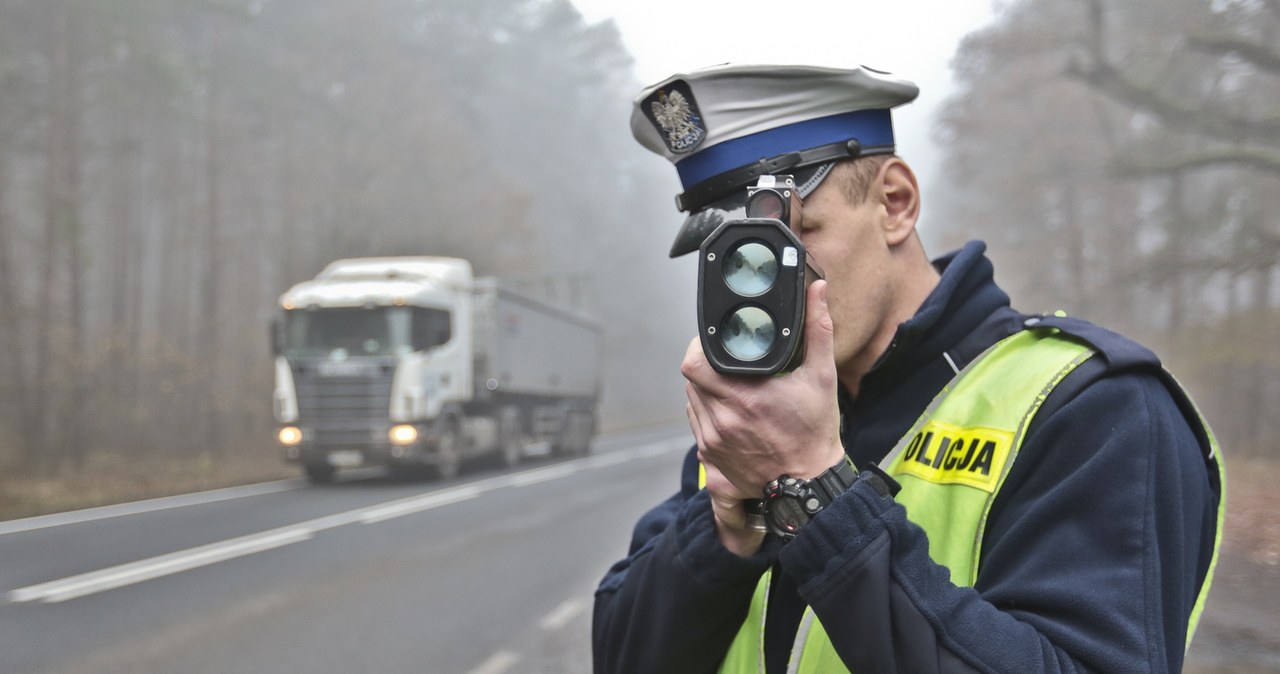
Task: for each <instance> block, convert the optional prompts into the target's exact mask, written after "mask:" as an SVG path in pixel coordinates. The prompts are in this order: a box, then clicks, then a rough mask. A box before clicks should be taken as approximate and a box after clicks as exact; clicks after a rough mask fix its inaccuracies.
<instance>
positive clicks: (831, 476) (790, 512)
mask: <svg viewBox="0 0 1280 674" xmlns="http://www.w3.org/2000/svg"><path fill="white" fill-rule="evenodd" d="M857 479H858V474H857V473H856V472H854V470H853V462H852V461H850V460H849V457H848V456H844V457H841V459H840V461H839V462H837V463H836V465H834V466H832V467H830V468H828V469H826V470H825V471H823V472H822V474H821V475H819V476H818V477H815V478H813V479H812V480H805V479H803V478H798V477H791V476H790V475H781V476H779V477H778V478H777V479H776V480H773V481H772V482H770V483H769V484H767V485H765V486H764V522H765V525H766V526H767V527H769V531H770V532H772V533H773V534H774V535H776V536H778V537H779V538H781V539H782V540H784V541H789V540H791V539H792V538H795V537H796V534H797V533H799V532H800V528H801V527H803V526H804V525H805V524H807V523H808V522H809V520H810V519H813V516H814V515H817V514H818V513H820V512H822V509H823V508H826V507H827V506H828V505H831V502H832V501H834V500H835V499H836V497H837V496H839V495H840V494H843V493H844V492H845V490H846V489H848V488H849V487H851V486H852V485H853V483H854V482H855V481H856V480H857Z"/></svg>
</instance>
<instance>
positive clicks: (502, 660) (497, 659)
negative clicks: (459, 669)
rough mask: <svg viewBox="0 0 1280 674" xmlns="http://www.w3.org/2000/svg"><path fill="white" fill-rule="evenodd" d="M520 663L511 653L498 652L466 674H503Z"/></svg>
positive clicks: (518, 657)
mask: <svg viewBox="0 0 1280 674" xmlns="http://www.w3.org/2000/svg"><path fill="white" fill-rule="evenodd" d="M519 662H520V656H518V655H516V654H515V653H512V652H511V651H498V652H497V653H494V654H493V655H491V656H489V658H488V659H486V660H485V661H484V662H482V663H480V664H479V665H477V666H476V668H475V669H473V670H471V671H470V672H468V673H467V674H503V672H506V671H508V670H510V669H511V668H512V667H515V666H516V664H518V663H519Z"/></svg>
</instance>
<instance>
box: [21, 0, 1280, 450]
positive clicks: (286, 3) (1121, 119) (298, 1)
mask: <svg viewBox="0 0 1280 674" xmlns="http://www.w3.org/2000/svg"><path fill="white" fill-rule="evenodd" d="M1001 7H1002V9H1001V12H1000V13H999V14H998V16H997V19H996V21H995V23H993V24H992V25H991V26H989V27H987V28H985V29H983V30H981V31H979V32H977V33H974V34H972V35H970V36H969V37H968V38H967V39H966V40H965V41H964V43H963V44H962V46H961V48H960V50H959V52H958V53H957V54H956V55H955V60H954V68H955V71H956V76H957V79H958V83H959V86H958V89H957V91H956V93H955V94H954V96H953V97H952V99H951V100H949V101H948V103H947V105H945V106H944V107H943V112H942V115H941V116H940V118H939V119H938V120H937V127H936V137H935V138H934V141H935V142H936V143H938V144H939V145H941V146H942V148H944V150H945V152H946V153H947V156H948V160H947V171H946V174H945V177H946V179H947V185H945V187H944V189H942V190H941V192H943V193H944V194H943V195H942V196H941V197H938V198H933V197H931V195H928V194H927V195H925V199H926V218H927V223H928V228H929V229H928V236H929V239H930V241H931V242H935V243H938V244H941V246H940V247H946V248H949V247H954V246H956V245H959V244H960V243H962V242H963V241H965V240H967V239H971V238H981V239H985V240H986V241H988V243H989V244H990V246H991V255H992V257H993V258H994V260H995V262H996V268H997V280H998V281H1000V282H1001V283H1002V284H1003V285H1005V286H1006V288H1007V289H1008V290H1010V292H1011V294H1012V295H1013V296H1014V300H1015V301H1014V304H1015V306H1016V307H1018V308H1020V309H1022V310H1024V311H1041V310H1045V311H1052V310H1055V309H1064V310H1066V311H1068V312H1069V313H1072V314H1074V315H1079V316H1082V317H1085V318H1088V319H1091V320H1095V321H1097V322H1100V323H1104V324H1106V325H1109V326H1111V327H1114V328H1117V329H1119V330H1121V331H1124V332H1126V333H1128V334H1131V335H1132V336H1135V337H1137V338H1140V339H1142V340H1144V341H1146V342H1147V343H1149V344H1151V345H1152V346H1153V347H1156V348H1157V350H1158V351H1159V352H1160V353H1161V354H1162V356H1164V358H1165V360H1166V362H1167V363H1168V364H1169V365H1170V367H1171V368H1172V369H1173V370H1174V372H1175V373H1176V374H1177V375H1178V376H1179V377H1180V378H1181V379H1183V380H1185V382H1186V383H1187V384H1188V386H1189V388H1190V389H1191V391H1192V393H1193V394H1194V395H1195V396H1196V398H1197V400H1198V401H1199V402H1200V404H1201V406H1202V408H1203V410H1204V411H1205V413H1206V415H1207V416H1208V417H1209V419H1210V420H1211V422H1212V423H1213V425H1214V427H1215V429H1216V430H1217V432H1218V433H1219V435H1220V436H1221V438H1222V440H1223V444H1224V446H1225V447H1226V448H1227V450H1228V451H1237V452H1242V453H1247V454H1262V453H1264V452H1269V451H1270V449H1269V444H1270V443H1269V442H1268V440H1267V439H1268V438H1270V437H1273V436H1274V435H1275V434H1276V433H1277V432H1278V431H1280V428H1277V426H1280V418H1278V417H1277V415H1275V414H1274V412H1273V410H1274V409H1275V408H1276V407H1277V403H1280V350H1278V349H1277V347H1276V345H1277V344H1278V343H1280V339H1278V338H1277V336H1276V334H1277V331H1280V271H1278V270H1277V266H1278V265H1280V216H1278V215H1277V213H1280V113H1278V112H1277V111H1280V48H1277V46H1276V45H1278V44H1280V0H1215V1H1211V2H1196V1H1192V0H1128V1H1126V2H1104V1H1103V0H1009V1H1008V2H1005V3H1003V4H1002V5H1001ZM801 56H802V55H797V58H798V59H801ZM801 60H802V59H801ZM690 65H691V66H698V65H704V64H690ZM850 65H856V64H850ZM901 74H902V75H903V76H906V77H910V73H901ZM642 84H643V83H641V82H639V81H636V79H635V77H634V75H633V71H632V67H631V57H630V56H629V55H628V54H627V52H626V50H625V48H624V47H623V45H622V42H621V39H620V37H619V35H618V33H617V30H616V29H615V27H614V25H613V24H612V23H610V22H603V23H596V24H588V23H586V22H585V21H584V20H583V18H582V17H581V15H580V14H579V13H578V12H577V11H576V10H575V9H574V7H573V6H572V4H570V2H569V0H328V1H315V0H182V1H174V0H112V1H111V2H95V1H92V0H9V1H7V2H4V3H2V4H0V468H4V469H10V470H24V471H33V472H45V473H48V472H52V471H56V470H57V469H59V468H62V467H66V466H75V465H77V464H80V463H82V462H83V461H84V460H85V458H86V457H87V456H88V455H89V453H92V452H105V453H115V454H119V455H122V456H144V455H157V454H165V455H192V456H194V455H197V454H202V455H207V456H212V457H213V458H214V460H216V459H217V457H219V456H223V455H226V454H228V453H232V452H259V453H262V452H273V451H274V446H273V444H272V435H271V428H272V421H271V374H272V369H271V360H270V351H269V346H270V345H269V341H268V326H269V323H270V321H271V319H272V316H273V315H274V312H275V310H276V300H277V297H278V296H279V295H280V293H281V292H283V291H284V290H285V289H286V288H287V287H289V286H290V285H292V284H293V283H296V282H298V281H301V280H303V279H306V278H308V277H310V276H312V275H314V274H315V273H316V272H317V271H319V270H320V268H322V267H323V266H324V264H326V263H327V262H329V261H331V260H333V259H336V258H340V257H355V256H365V255H388V254H430V255H456V256H461V257H465V258H468V259H470V260H471V261H472V262H473V264H474V265H475V267H476V270H477V272H478V273H479V274H482V275H495V276H498V277H501V278H504V279H506V280H508V281H509V282H510V283H512V284H516V285H520V286H522V287H525V288H527V289H528V290H529V291H530V292H535V293H537V294H540V295H542V296H544V297H546V298H548V299H550V300H552V301H556V302H562V303H570V304H572V305H574V306H575V307H576V308H578V309H579V310H580V311H582V312H584V313H587V314H589V315H591V316H593V317H594V318H595V319H596V320H597V321H599V322H600V324H601V326H602V327H603V330H604V339H605V348H606V363H605V380H604V391H605V393H604V395H605V398H604V406H603V408H602V421H603V423H604V425H605V427H606V428H619V427H626V426H632V425H638V424H643V423H651V422H654V421H658V420H679V419H681V418H683V414H684V397H683V390H682V388H681V380H680V378H679V372H678V370H677V367H676V363H677V362H678V360H679V358H680V356H681V355H682V353H683V350H684V345H685V343H686V342H687V341H688V339H689V338H690V337H691V336H692V334H693V329H694V322H693V314H692V312H693V299H694V298H693V287H694V286H693V268H692V267H691V264H692V263H691V262H689V261H688V260H687V259H682V260H681V261H679V262H673V261H670V260H668V259H667V248H668V245H669V242H670V238H671V236H672V235H673V233H674V231H675V227H676V225H677V224H678V223H679V221H680V218H679V216H678V214H677V213H676V212H675V211H674V209H673V207H672V205H671V196H672V194H673V193H674V191H675V190H676V183H675V180H674V176H673V175H671V174H672V172H671V171H670V168H669V166H667V165H665V163H664V162H662V161H661V160H659V159H658V158H656V157H654V156H652V155H649V154H647V153H645V152H643V151H642V150H641V149H639V147H638V146H637V145H636V144H635V143H634V141H633V140H632V138H631V135H630V131H629V128H628V125H627V120H628V115H629V105H630V101H631V97H632V95H633V94H634V93H636V92H637V91H639V89H640V87H641V85H642ZM907 159H908V160H909V159H910V158H909V157H908V158H907ZM935 247H938V246H935ZM932 252H934V253H941V252H943V251H942V250H934V251H932Z"/></svg>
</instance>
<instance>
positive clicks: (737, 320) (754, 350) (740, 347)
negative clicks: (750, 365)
mask: <svg viewBox="0 0 1280 674" xmlns="http://www.w3.org/2000/svg"><path fill="white" fill-rule="evenodd" d="M777 331H778V328H777V326H776V325H775V324H774V322H773V317H772V316H770V315H769V312H767V311H765V310H764V309H761V308H760V307H753V306H745V307H742V308H741V309H738V310H737V311H735V312H733V313H732V314H729V317H728V318H726V319H725V321H724V325H722V326H720V343H721V344H723V345H724V350H725V351H728V352H729V355H730V356H733V357H734V358H737V359H738V360H743V361H752V360H760V359H761V358H764V356H765V354H767V353H769V349H771V348H773V342H774V339H775V338H776V337H777Z"/></svg>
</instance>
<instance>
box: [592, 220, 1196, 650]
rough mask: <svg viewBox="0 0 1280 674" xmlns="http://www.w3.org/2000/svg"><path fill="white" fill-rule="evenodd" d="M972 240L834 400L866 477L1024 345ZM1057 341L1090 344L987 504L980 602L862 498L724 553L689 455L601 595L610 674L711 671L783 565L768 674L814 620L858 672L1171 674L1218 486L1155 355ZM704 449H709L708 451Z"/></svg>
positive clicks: (919, 542) (886, 509) (773, 604)
mask: <svg viewBox="0 0 1280 674" xmlns="http://www.w3.org/2000/svg"><path fill="white" fill-rule="evenodd" d="M984 251H985V245H984V244H982V243H979V242H973V243H970V244H968V245H967V246H965V247H964V248H963V249H962V250H960V251H958V252H956V253H953V254H951V255H949V256H947V257H944V258H942V259H940V260H938V261H937V262H935V265H936V266H938V268H939V269H940V270H941V271H942V278H941V280H940V282H939V285H938V287H937V288H936V289H935V290H934V291H933V292H932V294H931V295H930V296H929V298H928V299H927V300H926V301H925V303H924V304H923V305H922V307H921V308H920V310H919V312H918V313H917V314H916V315H915V316H914V317H913V318H912V319H911V320H909V321H907V322H906V323H903V324H902V325H900V326H899V328H898V331H897V334H896V336H895V339H894V340H893V343H892V345H891V346H890V348H889V349H888V351H887V352H886V353H885V354H884V355H883V356H882V357H881V359H880V360H879V361H878V362H877V364H876V366H875V367H874V368H873V369H872V370H871V371H870V372H869V373H868V374H867V375H866V376H865V377H864V378H863V380H862V385H861V393H860V395H859V396H858V398H857V399H856V400H849V399H848V398H847V397H845V396H842V398H843V399H842V400H841V409H842V414H843V418H842V440H843V442H844V446H845V449H846V451H847V452H848V453H849V455H850V457H851V458H852V459H853V461H854V463H855V465H859V466H861V465H865V464H866V463H868V462H878V461H880V460H881V459H883V458H884V456H885V455H886V454H887V453H888V452H889V450H890V449H892V447H893V446H894V445H895V444H896V442H897V441H898V439H899V438H900V437H901V436H902V435H903V434H904V433H906V431H907V429H908V428H909V427H910V425H911V424H912V423H913V422H914V421H915V420H916V419H917V418H918V417H919V415H920V414H921V413H922V412H923V411H924V409H925V407H926V406H927V405H928V403H929V402H930V400H932V398H933V397H934V395H935V394H936V393H937V392H938V391H939V390H941V388H942V387H943V385H944V384H945V383H946V382H947V381H949V380H950V379H951V378H952V376H953V375H954V371H953V370H952V368H951V366H950V365H949V364H948V363H947V361H946V358H945V357H944V353H945V354H947V355H949V356H950V357H951V359H952V360H953V361H954V362H955V364H956V366H958V367H960V368H963V367H964V366H965V365H966V364H968V363H969V362H970V361H972V360H973V359H974V358H975V357H977V356H978V355H979V354H981V353H982V351H984V350H985V349H986V348H987V347H988V346H990V345H991V344H994V343H995V342H997V341H999V340H1000V339H1002V338H1004V337H1006V336H1008V335H1010V334H1013V333H1015V332H1017V331H1018V330H1021V329H1023V326H1024V324H1025V322H1026V321H1027V320H1028V318H1029V317H1028V316H1025V315H1022V314H1019V313H1017V312H1016V311H1014V310H1013V309H1011V308H1010V307H1009V298H1008V296H1007V295H1006V294H1005V293H1004V292H1003V291H1002V290H1000V288H999V287H998V286H997V285H996V284H995V282H994V279H993V269H992V265H991V263H990V261H988V259H987V258H986V257H985V256H984ZM1032 320H1033V322H1034V321H1036V320H1041V321H1044V322H1050V323H1054V324H1055V325H1057V326H1058V327H1061V328H1062V329H1064V331H1067V332H1068V333H1070V334H1074V335H1076V336H1078V337H1081V338H1082V339H1085V340H1086V341H1089V342H1090V343H1091V344H1093V345H1094V346H1095V348H1097V350H1098V351H1099V352H1100V353H1099V355H1096V356H1094V357H1093V358H1091V359H1089V360H1088V361H1086V362H1085V363H1084V364H1082V365H1081V366H1080V367H1079V368H1077V369H1076V370H1075V371H1074V372H1073V373H1072V374H1070V375H1069V376H1068V377H1067V378H1066V379H1064V380H1063V382H1061V383H1060V384H1059V385H1058V387H1057V388H1056V389H1055V390H1054V392H1053V393H1052V394H1051V395H1050V397H1049V399H1048V400H1047V401H1046V403H1045V405H1044V406H1043V407H1042V408H1041V410H1040V411H1039V412H1038V413H1037V415H1036V417H1035V419H1034V421H1033V423H1032V426H1031V428H1030V430H1029V433H1028V435H1027V438H1026V440H1025V442H1024V444H1023V446H1022V449H1021V452H1020V454H1019V457H1018V460H1017V461H1016V462H1015V463H1014V466H1013V469H1012V471H1011V473H1010V475H1009V476H1008V478H1007V480H1006V482H1005V484H1004V486H1003V487H1002V488H1001V490H1000V492H999V493H998V495H997V498H996V501H995V503H994V504H993V506H992V510H991V513H990V517H989V519H988V523H987V529H986V532H985V534H984V538H983V547H982V556H981V561H980V566H979V573H978V578H977V581H976V583H975V585H974V587H973V588H966V587H958V586H956V585H954V584H952V583H951V582H950V579H949V573H948V571H947V569H946V568H945V567H942V566H939V565H938V564H936V563H934V562H933V561H932V560H931V559H930V558H929V556H928V541H927V538H926V536H925V534H924V531H923V530H922V529H920V528H919V527H917V526H915V525H914V524H912V523H910V522H909V521H908V520H907V518H906V513H905V511H904V509H903V508H902V507H901V506H899V505H897V504H896V503H894V502H893V500H892V499H890V498H881V497H880V496H879V495H877V494H876V493H875V491H874V490H872V489H871V488H870V487H869V486H868V485H866V484H865V483H856V484H855V485H854V487H853V488H852V489H850V490H849V491H848V492H846V493H845V494H843V495H842V496H840V497H839V498H837V499H836V500H835V502H834V503H833V504H832V505H831V506H830V507H828V508H827V509H826V510H824V511H823V512H821V513H819V514H818V516H816V517H815V518H814V519H813V521H812V522H810V523H809V524H808V525H807V526H806V527H805V528H804V529H803V530H802V531H801V533H800V535H799V536H797V537H796V538H795V540H793V541H792V542H790V543H788V544H787V545H785V546H783V545H781V544H780V543H778V541H777V540H776V539H773V538H772V537H770V539H768V540H767V541H766V543H765V545H764V546H763V547H762V549H761V550H760V552H759V553H757V554H756V555H755V556H754V557H752V558H749V559H743V558H739V557H736V556H735V555H733V554H732V553H730V552H728V551H727V550H725V549H724V548H723V547H722V546H721V545H720V543H719V541H718V539H717V538H716V534H715V527H714V524H713V521H712V513H711V507H710V503H709V500H708V499H707V496H706V493H705V492H700V491H699V490H698V485H697V459H696V456H695V452H694V451H693V450H691V451H690V453H689V454H688V455H687V456H686V459H685V464H684V471H683V474H682V481H681V485H680V490H679V492H677V493H676V494H675V495H673V496H671V497H670V498H669V499H667V500H666V501H664V502H662V503H661V504H659V505H658V506H656V507H655V508H653V509H652V510H651V511H649V512H648V513H647V514H645V515H644V516H643V517H642V518H641V519H640V521H639V522H638V523H637V524H636V527H635V531H634V534H633V537H632V542H631V548H630V551H629V554H628V556H627V557H626V558H625V559H623V560H621V561H619V562H617V563H616V564H614V566H613V567H612V568H611V569H609V571H608V573H607V574H606V575H605V577H604V579H603V580H602V581H601V583H600V585H599V588H598V589H597V591H596V605H595V614H594V625H593V651H594V664H595V671H596V672H597V674H604V673H606V672H608V673H614V672H619V673H620V672H638V673H649V672H663V673H669V672H680V673H683V672H690V673H694V672H713V671H715V670H716V668H717V667H718V665H719V662H720V660H721V659H722V658H723V657H724V654H725V653H726V652H727V650H728V647H729V644H730V642H731V641H732V639H733V636H734V635H735V634H736V632H737V631H738V629H739V627H740V626H741V625H742V622H743V620H744V618H745V615H746V611H747V607H748V606H749V604H750V601H751V594H752V592H753V590H754V589H755V586H756V583H757V581H758V580H759V577H760V574H761V573H763V571H764V570H765V569H767V568H770V567H771V566H772V567H774V568H775V570H776V571H780V573H778V572H775V581H774V583H773V585H772V586H771V594H770V600H769V611H768V616H767V622H766V626H765V641H766V662H767V665H768V671H769V672H782V671H785V666H786V662H787V660H788V657H789V650H790V647H791V641H792V639H794V636H795V632H796V626H797V624H798V622H799V619H800V616H801V614H802V612H803V609H804V606H805V605H806V604H808V605H811V606H813V608H814V611H815V613H816V614H817V615H818V618H819V619H820V620H821V621H822V624H823V626H824V627H825V628H826V630H827V632H828V634H829V635H830V637H831V639H832V643H833V644H834V645H835V647H836V650H837V652H838V653H839V654H840V656H841V657H842V659H844V661H845V663H846V664H847V665H848V666H849V667H850V668H851V669H852V671H854V672H894V671H898V672H958V671H960V672H964V671H982V672H1018V673H1027V672H1075V671H1100V672H1176V671H1180V670H1181V667H1182V658H1183V647H1184V643H1185V632H1186V623H1187V616H1188V615H1190V613H1191V610H1192V607H1193V606H1194V604H1195V601H1196V596H1197V593H1198V591H1199V587H1200V585H1201V583H1202V581H1203V580H1204V577H1205V575H1206V573H1207V569H1208V567H1209V561H1210V557H1211V554H1212V550H1213V544H1214V533H1215V527H1216V524H1215V522H1216V512H1217V503H1218V498H1219V492H1220V488H1219V485H1218V480H1217V474H1216V472H1213V471H1210V470H1207V468H1208V462H1207V461H1206V458H1205V457H1206V452H1207V442H1206V439H1205V437H1204V435H1203V429H1201V428H1200V426H1199V425H1198V424H1194V423H1190V422H1189V421H1188V419H1194V418H1195V416H1194V412H1193V411H1191V410H1190V409H1189V407H1188V404H1187V403H1186V400H1185V398H1184V397H1183V396H1182V394H1181V392H1180V390H1178V389H1177V388H1176V384H1173V383H1172V382H1171V381H1169V380H1168V379H1167V378H1166V377H1165V376H1164V375H1163V373H1162V371H1161V370H1160V368H1159V364H1158V360H1156V359H1155V356H1154V355H1153V354H1151V353H1150V352H1149V351H1147V350H1146V349H1145V348H1143V347H1141V346H1138V345H1136V344H1134V343H1133V342H1130V341H1128V340H1125V339H1123V338H1121V337H1119V336H1117V335H1115V334H1114V333H1110V332H1107V331H1105V330H1103V329H1101V328H1097V327H1096V326H1092V325H1090V324H1087V323H1084V322H1083V321H1073V320H1069V319H1056V318H1054V317H1047V318H1043V319H1040V318H1033V319H1032ZM695 449H696V448H695Z"/></svg>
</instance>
